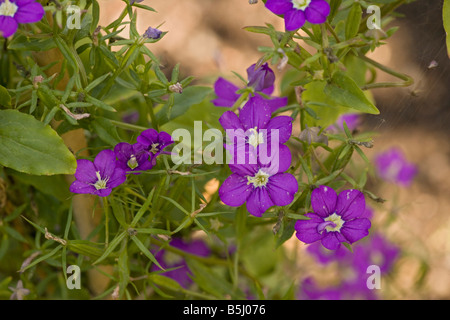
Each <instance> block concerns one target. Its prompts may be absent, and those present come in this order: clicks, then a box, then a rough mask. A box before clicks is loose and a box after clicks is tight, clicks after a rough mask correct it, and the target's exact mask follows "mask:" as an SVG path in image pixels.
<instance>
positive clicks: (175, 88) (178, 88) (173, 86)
mask: <svg viewBox="0 0 450 320" xmlns="http://www.w3.org/2000/svg"><path fill="white" fill-rule="evenodd" d="M169 90H170V91H171V92H175V93H183V86H182V85H181V83H179V82H177V83H175V84H171V85H170V86H169Z"/></svg>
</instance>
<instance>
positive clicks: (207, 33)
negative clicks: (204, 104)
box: [99, 0, 450, 299]
mask: <svg viewBox="0 0 450 320" xmlns="http://www.w3.org/2000/svg"><path fill="white" fill-rule="evenodd" d="M99 3H100V5H101V10H100V12H101V19H100V25H102V26H106V25H107V24H109V23H110V22H112V21H113V20H115V19H116V18H117V16H118V15H119V14H120V12H121V10H122V9H123V7H124V5H125V4H124V3H123V2H122V1H121V0H99ZM442 3H443V1H441V0H434V1H429V0H418V1H415V2H413V3H410V4H407V5H404V6H402V7H401V8H399V10H397V12H398V17H397V18H396V20H395V21H393V22H392V23H391V25H390V26H398V27H399V30H398V31H397V33H395V35H394V36H393V37H391V38H390V39H388V40H387V44H386V45H384V46H381V47H380V48H379V49H376V50H375V51H374V52H373V53H371V54H370V55H369V57H371V58H372V59H374V60H376V61H378V62H380V63H382V64H385V65H387V66H389V67H391V68H393V69H394V70H396V71H398V72H401V73H405V74H408V75H410V76H411V77H413V78H414V85H412V86H410V87H407V88H390V89H375V90H372V93H373V95H374V98H375V101H376V105H377V107H378V108H379V110H380V112H381V113H380V115H378V116H365V117H364V118H363V121H362V123H361V126H360V128H359V130H360V131H373V132H375V135H374V147H373V148H372V149H365V150H367V155H368V157H369V158H371V159H372V158H373V157H374V156H375V155H376V154H379V153H381V152H384V151H385V150H388V149H389V148H390V147H397V148H399V149H401V150H402V151H403V153H404V154H405V157H406V159H407V160H408V161H409V162H411V163H414V164H415V165H416V166H417V168H418V174H417V175H416V177H415V178H414V181H413V183H412V184H411V185H410V186H408V187H402V186H398V185H396V184H393V183H384V182H381V180H380V181H378V182H379V183H374V184H373V188H374V191H376V194H377V195H379V196H380V197H382V198H384V199H386V200H387V201H386V202H385V203H384V204H378V203H374V202H371V203H370V205H371V206H372V207H373V208H374V211H375V212H374V217H373V224H374V225H375V226H376V225H383V226H386V227H385V228H384V229H383V230H382V232H383V234H384V236H385V237H386V238H387V239H389V241H390V242H391V243H393V244H395V245H396V246H398V247H399V248H400V249H401V255H400V256H399V257H398V258H397V260H396V262H395V267H394V271H393V272H392V274H391V275H390V276H389V277H388V278H386V279H383V287H382V290H379V291H380V292H379V293H380V297H381V298H385V299H450V143H449V139H448V138H449V135H450V125H449V124H450V58H449V57H448V56H447V51H446V47H445V32H444V29H443V26H442ZM142 4H146V5H148V6H151V7H153V8H154V9H156V10H157V11H158V13H152V12H146V11H145V10H140V12H139V16H138V25H137V27H138V31H139V32H141V33H143V32H144V31H145V30H146V29H147V28H148V27H149V26H151V27H154V28H155V27H158V28H159V29H161V30H163V31H168V34H167V35H166V36H165V37H164V39H162V40H161V41H159V42H158V43H155V44H152V45H151V50H152V51H153V52H154V53H155V54H156V55H157V56H158V57H159V58H160V60H161V63H162V64H163V66H164V68H165V69H166V70H167V71H168V72H170V71H171V70H172V68H173V66H174V65H175V64H176V63H180V71H181V72H180V73H181V78H183V77H185V76H190V75H192V76H195V78H196V83H197V84H204V85H208V86H212V85H213V83H214V81H215V80H216V79H217V77H218V76H222V77H225V78H227V79H229V80H231V81H235V82H236V83H238V82H237V81H238V79H237V78H236V77H235V76H234V75H233V73H232V71H235V72H237V73H239V74H241V75H244V77H245V70H246V69H247V67H248V66H250V65H251V64H253V63H255V62H256V61H257V60H258V59H259V58H260V57H261V56H262V54H261V53H260V52H258V50H257V48H258V46H271V43H270V42H269V41H268V39H267V38H266V37H265V36H263V35H258V34H252V33H249V32H246V31H244V30H243V27H245V26H252V25H263V24H264V23H270V24H272V25H274V26H275V28H276V29H278V30H284V22H283V20H282V19H281V18H278V17H277V16H275V15H274V14H272V13H271V12H270V11H268V10H267V9H265V8H264V4H263V3H262V2H261V1H259V2H258V3H256V4H253V5H250V4H249V3H248V0H190V1H175V0H172V1H167V0H144V1H143V2H142ZM125 31H126V30H125ZM274 70H275V68H274ZM278 75H279V74H278ZM378 76H379V77H378V80H379V81H389V80H391V81H392V80H393V79H392V77H390V76H388V75H384V74H382V73H379V75H378ZM279 78H280V77H278V79H279ZM371 187H372V186H371ZM390 221H393V222H392V223H390ZM387 222H389V223H387ZM294 238H295V237H293V239H291V240H292V241H290V242H288V243H287V249H288V250H295V251H296V252H299V254H298V256H297V261H298V265H299V269H298V270H300V267H301V268H302V271H301V272H302V274H301V275H300V274H297V275H295V274H293V277H294V278H295V280H296V281H297V280H299V279H302V278H304V277H306V276H309V275H314V273H318V272H319V273H320V272H323V270H326V269H317V268H314V267H311V268H305V267H304V264H305V263H313V262H312V260H311V259H310V258H311V257H310V256H308V255H307V254H305V247H306V246H304V245H303V244H301V243H300V242H299V241H298V240H296V239H294ZM326 268H328V267H326ZM318 270H319V271H318Z"/></svg>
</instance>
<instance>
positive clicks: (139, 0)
mask: <svg viewBox="0 0 450 320" xmlns="http://www.w3.org/2000/svg"><path fill="white" fill-rule="evenodd" d="M142 1H144V0H130V4H131V5H133V4H135V3H140V2H142Z"/></svg>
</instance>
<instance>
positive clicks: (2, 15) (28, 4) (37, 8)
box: [0, 0, 45, 38]
mask: <svg viewBox="0 0 450 320" xmlns="http://www.w3.org/2000/svg"><path fill="white" fill-rule="evenodd" d="M44 14H45V11H44V8H43V7H42V5H41V4H40V3H39V2H36V1H35V0H0V35H1V36H3V37H4V38H8V37H10V36H12V35H13V34H14V33H16V31H17V28H18V27H19V24H24V23H34V22H38V21H39V20H41V19H42V17H43V16H44Z"/></svg>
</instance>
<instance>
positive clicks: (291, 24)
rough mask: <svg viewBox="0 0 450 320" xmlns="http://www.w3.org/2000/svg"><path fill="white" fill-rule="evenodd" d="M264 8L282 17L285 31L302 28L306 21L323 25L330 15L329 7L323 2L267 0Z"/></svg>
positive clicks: (312, 0) (318, 0) (322, 0)
mask: <svg viewBox="0 0 450 320" xmlns="http://www.w3.org/2000/svg"><path fill="white" fill-rule="evenodd" d="M266 8H267V9H269V10H270V11H272V12H273V13H275V14H283V15H284V24H285V27H286V30H287V31H294V30H297V29H299V28H301V27H303V25H304V24H305V22H306V21H308V22H309V23H312V24H320V23H324V22H325V21H326V20H327V17H328V15H329V14H330V5H329V4H328V2H326V1H325V0H267V2H266Z"/></svg>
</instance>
